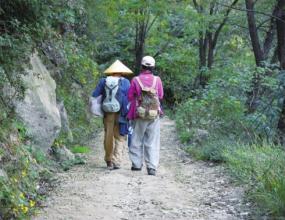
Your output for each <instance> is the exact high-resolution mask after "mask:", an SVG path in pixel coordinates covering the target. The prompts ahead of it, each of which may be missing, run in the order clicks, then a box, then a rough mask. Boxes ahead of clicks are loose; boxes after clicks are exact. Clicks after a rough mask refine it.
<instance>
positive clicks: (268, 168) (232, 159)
mask: <svg viewBox="0 0 285 220" xmlns="http://www.w3.org/2000/svg"><path fill="white" fill-rule="evenodd" d="M186 151H187V152H188V153H190V154H191V155H192V156H194V157H195V158H197V159H199V160H208V161H214V162H222V163H224V165H225V166H226V167H227V168H228V172H229V174H230V175H231V177H232V178H233V180H234V181H235V182H236V183H239V184H241V185H244V186H246V189H247V193H246V195H247V196H248V198H249V199H250V200H251V201H253V202H254V203H255V204H257V207H259V209H260V212H261V213H269V214H270V215H271V216H272V218H274V219H285V218H284V217H285V151H284V148H282V147H281V146H277V145H274V144H268V143H259V144H244V143H242V142H237V141H233V140H228V139H227V138H226V137H219V138H213V137H212V138H210V139H209V140H208V141H207V142H206V143H204V144H202V145H192V146H189V147H188V148H187V149H186Z"/></svg>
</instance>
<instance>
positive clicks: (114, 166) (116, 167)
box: [113, 163, 121, 170]
mask: <svg viewBox="0 0 285 220" xmlns="http://www.w3.org/2000/svg"><path fill="white" fill-rule="evenodd" d="M120 168H121V167H120V165H118V164H115V163H113V169H114V170H118V169H120Z"/></svg>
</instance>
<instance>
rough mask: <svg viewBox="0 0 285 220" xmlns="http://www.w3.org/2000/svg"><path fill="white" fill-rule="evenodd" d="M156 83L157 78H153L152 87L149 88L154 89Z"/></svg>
mask: <svg viewBox="0 0 285 220" xmlns="http://www.w3.org/2000/svg"><path fill="white" fill-rule="evenodd" d="M156 82H157V77H156V76H153V82H152V86H151V88H152V89H155V86H156Z"/></svg>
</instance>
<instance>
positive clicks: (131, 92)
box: [128, 78, 136, 102]
mask: <svg viewBox="0 0 285 220" xmlns="http://www.w3.org/2000/svg"><path fill="white" fill-rule="evenodd" d="M135 98H136V84H135V78H133V79H132V82H131V85H130V88H129V92H128V100H129V102H132V101H133V100H135Z"/></svg>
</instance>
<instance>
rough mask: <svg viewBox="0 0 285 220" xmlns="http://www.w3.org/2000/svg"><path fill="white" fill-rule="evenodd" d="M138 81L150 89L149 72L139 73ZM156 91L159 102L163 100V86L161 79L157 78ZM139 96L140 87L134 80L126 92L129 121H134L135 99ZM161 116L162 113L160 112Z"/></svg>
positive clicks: (150, 78)
mask: <svg viewBox="0 0 285 220" xmlns="http://www.w3.org/2000/svg"><path fill="white" fill-rule="evenodd" d="M139 78H140V80H141V81H142V83H143V85H145V86H146V87H151V86H152V83H153V78H154V76H153V74H152V73H151V72H150V71H149V70H145V71H143V72H141V73H140V75H139ZM156 90H157V94H158V97H159V99H160V100H162V98H163V86H162V82H161V79H160V78H159V77H158V76H157V82H156ZM140 95H141V87H140V85H139V83H138V82H137V80H136V79H135V78H134V79H132V81H131V87H130V89H129V92H128V100H129V102H130V109H129V112H128V116H127V117H128V119H129V120H134V119H136V118H137V117H138V116H137V97H139V96H140ZM160 113H161V114H163V112H162V111H161V112H160Z"/></svg>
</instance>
